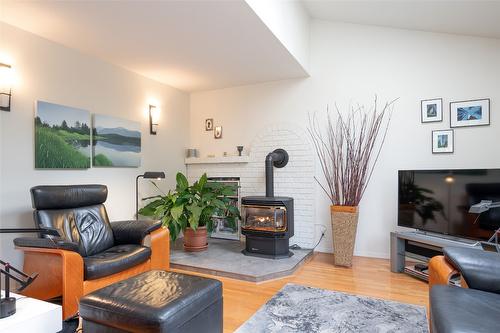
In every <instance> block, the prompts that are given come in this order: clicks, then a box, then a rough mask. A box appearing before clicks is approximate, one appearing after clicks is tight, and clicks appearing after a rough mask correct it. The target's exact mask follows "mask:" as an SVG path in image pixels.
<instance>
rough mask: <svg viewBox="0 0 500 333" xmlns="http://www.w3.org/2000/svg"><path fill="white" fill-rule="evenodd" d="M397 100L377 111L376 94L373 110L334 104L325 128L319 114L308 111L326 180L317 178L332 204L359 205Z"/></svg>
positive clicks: (313, 138)
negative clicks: (344, 111)
mask: <svg viewBox="0 0 500 333" xmlns="http://www.w3.org/2000/svg"><path fill="white" fill-rule="evenodd" d="M395 101H396V99H395V100H393V101H390V102H386V103H385V105H384V107H383V108H382V110H381V111H378V106H377V98H376V97H375V101H374V105H373V108H372V110H371V111H366V110H365V108H364V106H358V107H357V108H353V107H350V112H349V114H348V115H343V114H342V113H341V112H340V110H339V108H338V107H337V106H335V111H336V112H335V113H334V115H333V116H332V115H331V114H330V112H329V110H328V108H327V122H326V126H325V128H324V131H322V130H321V128H320V126H319V124H318V121H317V118H316V115H315V114H314V115H313V116H311V115H309V128H308V132H309V135H310V136H311V138H312V141H313V145H314V148H315V150H316V154H317V156H318V159H319V161H320V166H321V171H322V173H323V176H324V179H325V183H326V184H325V185H324V184H323V183H322V182H320V181H319V180H318V179H317V178H315V179H316V181H317V182H318V184H319V185H320V186H321V188H322V189H323V191H324V192H325V193H326V194H327V195H328V197H329V198H330V201H331V203H332V205H342V206H357V205H358V204H359V202H360V201H361V198H362V197H363V194H364V193H365V190H366V187H367V185H368V183H369V182H370V179H371V177H372V174H373V170H374V169H375V165H376V164H377V161H378V159H379V156H380V152H381V151H382V147H383V145H384V143H385V139H386V136H387V131H388V129H389V123H390V121H391V116H392V110H393V105H394V102H395ZM381 130H382V132H381Z"/></svg>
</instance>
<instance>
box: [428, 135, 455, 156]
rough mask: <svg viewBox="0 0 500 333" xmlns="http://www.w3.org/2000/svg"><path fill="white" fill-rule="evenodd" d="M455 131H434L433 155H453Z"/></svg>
mask: <svg viewBox="0 0 500 333" xmlns="http://www.w3.org/2000/svg"><path fill="white" fill-rule="evenodd" d="M453 134H454V133H453V130H439V131H432V153H433V154H442V153H453V146H454V137H453V136H454V135H453Z"/></svg>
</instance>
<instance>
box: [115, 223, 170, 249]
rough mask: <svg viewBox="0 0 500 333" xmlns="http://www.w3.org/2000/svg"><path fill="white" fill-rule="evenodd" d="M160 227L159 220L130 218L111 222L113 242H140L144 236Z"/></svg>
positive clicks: (117, 243)
mask: <svg viewBox="0 0 500 333" xmlns="http://www.w3.org/2000/svg"><path fill="white" fill-rule="evenodd" d="M159 228H161V221H159V220H130V221H119V222H113V223H111V229H112V230H113V236H114V237H115V244H116V245H119V244H139V245H140V244H141V243H142V241H143V239H144V237H146V236H147V235H148V234H150V233H152V232H153V231H155V230H157V229H159Z"/></svg>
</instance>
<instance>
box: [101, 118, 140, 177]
mask: <svg viewBox="0 0 500 333" xmlns="http://www.w3.org/2000/svg"><path fill="white" fill-rule="evenodd" d="M92 153H93V165H94V166H95V167H139V166H141V124H140V123H139V122H136V121H131V120H127V119H122V118H117V117H112V116H104V115H99V114H95V115H94V124H93V129H92Z"/></svg>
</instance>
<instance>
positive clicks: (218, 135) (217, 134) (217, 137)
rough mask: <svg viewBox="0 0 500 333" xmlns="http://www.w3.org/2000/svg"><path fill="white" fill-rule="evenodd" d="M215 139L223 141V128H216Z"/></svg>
mask: <svg viewBox="0 0 500 333" xmlns="http://www.w3.org/2000/svg"><path fill="white" fill-rule="evenodd" d="M214 138H216V139H222V126H215V130H214Z"/></svg>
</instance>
